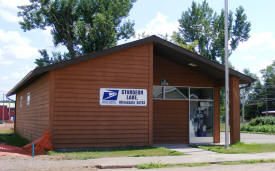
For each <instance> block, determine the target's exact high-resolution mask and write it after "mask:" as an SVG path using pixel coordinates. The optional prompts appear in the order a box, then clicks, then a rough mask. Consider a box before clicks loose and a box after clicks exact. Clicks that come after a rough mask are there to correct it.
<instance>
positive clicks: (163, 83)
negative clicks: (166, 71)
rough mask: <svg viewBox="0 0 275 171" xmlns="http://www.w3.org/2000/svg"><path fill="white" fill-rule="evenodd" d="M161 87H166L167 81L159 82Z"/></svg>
mask: <svg viewBox="0 0 275 171" xmlns="http://www.w3.org/2000/svg"><path fill="white" fill-rule="evenodd" d="M160 85H161V86H168V80H160Z"/></svg>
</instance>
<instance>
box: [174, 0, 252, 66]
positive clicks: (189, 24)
mask: <svg viewBox="0 0 275 171" xmlns="http://www.w3.org/2000/svg"><path fill="white" fill-rule="evenodd" d="M234 16H235V17H233V12H232V11H230V12H229V16H228V32H229V35H228V37H229V42H230V49H229V54H231V53H232V52H233V51H234V50H235V49H236V48H237V47H238V45H239V43H240V42H244V41H247V40H248V38H249V32H250V27H251V24H250V22H248V21H247V16H246V14H245V12H244V8H243V7H241V6H240V7H238V8H237V9H236V11H235V13H234ZM179 24H180V27H179V30H178V32H177V33H175V35H174V36H175V40H176V41H177V42H178V43H180V44H190V43H193V42H195V41H198V46H197V47H196V49H197V52H198V53H199V54H200V55H202V56H205V57H207V58H209V59H211V60H214V61H220V62H222V63H224V55H225V54H224V10H221V12H220V14H218V13H216V12H214V11H213V9H212V8H211V7H209V5H208V3H207V2H206V0H204V1H203V2H202V4H197V3H196V2H193V3H192V6H191V8H188V10H187V11H184V12H183V13H182V16H181V18H180V19H179Z"/></svg>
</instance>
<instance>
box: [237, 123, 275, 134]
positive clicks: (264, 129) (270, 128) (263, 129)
mask: <svg viewBox="0 0 275 171" xmlns="http://www.w3.org/2000/svg"><path fill="white" fill-rule="evenodd" d="M241 131H245V132H259V133H269V134H274V133H275V125H257V126H251V125H249V124H245V125H242V126H241Z"/></svg>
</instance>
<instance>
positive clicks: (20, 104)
mask: <svg viewBox="0 0 275 171" xmlns="http://www.w3.org/2000/svg"><path fill="white" fill-rule="evenodd" d="M22 106H23V96H20V97H19V107H20V108H21V107H22Z"/></svg>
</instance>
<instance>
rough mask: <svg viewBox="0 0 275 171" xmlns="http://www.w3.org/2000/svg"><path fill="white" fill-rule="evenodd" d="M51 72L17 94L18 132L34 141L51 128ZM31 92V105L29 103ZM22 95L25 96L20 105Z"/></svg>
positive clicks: (16, 128) (16, 127)
mask: <svg viewBox="0 0 275 171" xmlns="http://www.w3.org/2000/svg"><path fill="white" fill-rule="evenodd" d="M49 78H50V77H49V74H46V75H44V76H42V77H41V78H40V79H38V80H36V81H34V82H33V83H32V84H30V85H29V86H28V87H26V88H25V89H23V90H22V91H20V92H18V93H17V94H16V124H15V130H16V132H17V133H18V134H19V135H21V136H22V137H24V138H27V139H28V140H30V141H32V140H35V139H38V138H40V137H41V136H42V135H43V133H44V131H45V130H48V129H49V83H50V81H49ZM27 92H30V97H31V100H30V105H27V104H26V103H27V101H26V99H27ZM20 96H23V103H22V107H20V105H19V103H20Z"/></svg>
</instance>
